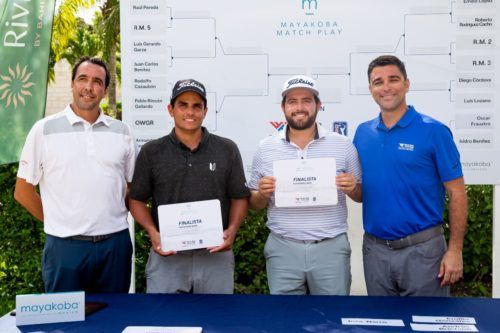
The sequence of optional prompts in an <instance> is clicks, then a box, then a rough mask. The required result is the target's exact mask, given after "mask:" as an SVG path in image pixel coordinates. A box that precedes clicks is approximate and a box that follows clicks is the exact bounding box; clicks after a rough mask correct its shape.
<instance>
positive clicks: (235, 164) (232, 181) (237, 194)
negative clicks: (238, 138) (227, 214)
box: [228, 143, 250, 199]
mask: <svg viewBox="0 0 500 333" xmlns="http://www.w3.org/2000/svg"><path fill="white" fill-rule="evenodd" d="M232 149H233V152H232V166H231V174H230V175H229V181H228V194H229V197H230V198H232V199H237V198H246V197H248V196H250V191H249V190H248V187H247V186H246V178H245V171H244V169H243V161H242V159H241V155H240V151H239V149H238V146H236V144H235V143H232Z"/></svg>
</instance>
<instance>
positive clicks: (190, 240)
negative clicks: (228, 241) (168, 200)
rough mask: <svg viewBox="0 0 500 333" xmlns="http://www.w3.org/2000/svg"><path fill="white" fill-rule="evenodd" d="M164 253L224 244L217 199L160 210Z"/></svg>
mask: <svg viewBox="0 0 500 333" xmlns="http://www.w3.org/2000/svg"><path fill="white" fill-rule="evenodd" d="M158 220H159V224H160V236H161V249H162V250H163V251H171V250H174V251H183V250H193V249H200V248H207V247H211V246H219V245H221V244H222V243H223V237H222V235H223V234H222V232H223V231H222V215H221V208H220V202H219V200H217V199H214V200H205V201H196V202H185V203H178V204H170V205H161V206H158Z"/></svg>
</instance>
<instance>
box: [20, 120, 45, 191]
mask: <svg viewBox="0 0 500 333" xmlns="http://www.w3.org/2000/svg"><path fill="white" fill-rule="evenodd" d="M42 152H43V122H41V121H39V122H37V123H35V125H34V126H33V127H32V128H31V130H30V131H29V133H28V136H27V137H26V142H25V143H24V147H23V150H22V152H21V157H20V159H19V169H18V171H17V176H18V177H19V178H22V179H25V180H26V182H28V183H30V184H32V185H37V184H38V183H39V182H40V179H41V178H42V175H43V153H42Z"/></svg>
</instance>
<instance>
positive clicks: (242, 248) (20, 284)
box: [0, 165, 493, 314]
mask: <svg viewBox="0 0 500 333" xmlns="http://www.w3.org/2000/svg"><path fill="white" fill-rule="evenodd" d="M16 172H17V166H16V165H4V166H0V314H1V313H5V312H7V310H8V309H11V308H13V307H14V301H15V295H16V294H21V293H35V292H42V291H43V284H42V279H41V269H40V262H41V252H42V248H43V242H44V234H43V228H42V223H40V222H37V221H36V220H35V219H33V218H32V217H31V216H30V215H29V214H28V213H27V212H26V211H25V210H24V209H23V208H22V207H21V206H20V205H19V204H17V203H16V202H15V201H14V198H13V196H12V193H13V190H14V183H15V178H16ZM492 192H493V187H492V186H468V187H467V194H468V198H469V229H468V232H467V236H466V239H465V246H464V266H465V269H464V270H465V277H464V281H463V282H462V283H461V284H459V285H458V286H455V287H454V288H453V289H452V292H453V294H454V295H464V296H491V277H492V276H491V273H492V256H491V254H492V252H491V251H492V209H493V207H492V202H493V198H492V197H493V194H492ZM446 220H447V216H446V215H445V221H446ZM265 221H266V218H265V213H264V212H263V211H262V212H252V211H250V212H249V215H248V218H247V220H246V221H245V223H244V224H243V226H242V228H241V230H240V232H239V233H238V237H237V239H236V242H235V245H234V253H235V258H236V270H235V280H236V281H235V282H236V292H237V293H243V294H246V293H252V294H259V293H268V292H269V291H268V288H267V281H266V274H265V260H264V257H263V254H262V252H263V247H264V243H265V240H266V237H267V233H268V231H267V229H266V227H265ZM135 237H136V290H137V292H144V291H145V284H146V283H145V277H144V267H145V265H146V261H147V256H148V252H149V239H148V237H147V234H146V233H145V232H144V231H143V230H142V229H141V228H140V227H137V228H136V235H135Z"/></svg>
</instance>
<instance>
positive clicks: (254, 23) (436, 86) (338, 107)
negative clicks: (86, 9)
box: [121, 0, 500, 293]
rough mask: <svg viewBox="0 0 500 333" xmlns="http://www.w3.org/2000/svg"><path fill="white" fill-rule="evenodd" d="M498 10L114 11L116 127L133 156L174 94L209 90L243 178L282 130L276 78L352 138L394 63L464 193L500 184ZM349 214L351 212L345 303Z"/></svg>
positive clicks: (357, 225)
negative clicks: (456, 159)
mask: <svg viewBox="0 0 500 333" xmlns="http://www.w3.org/2000/svg"><path fill="white" fill-rule="evenodd" d="M497 2H498V1H495V0H492V1H467V0H460V1H450V0H407V1H399V0H380V1H372V0H353V1H337V0H311V1H309V0H305V1H304V0H293V1H292V0H273V1H264V0H254V1H238V2H236V1H231V0H204V1H202V0H182V1H181V0H173V1H168V0H166V1H165V0H140V1H139V0H122V1H121V15H122V18H121V31H122V37H121V38H122V86H123V119H124V121H126V122H127V123H129V124H130V125H131V127H132V128H133V130H134V134H135V136H136V137H137V140H138V143H139V145H142V144H143V143H144V142H146V141H148V140H150V139H151V138H156V137H160V136H163V135H165V134H166V133H168V132H169V131H170V130H171V128H172V126H173V124H172V120H171V119H170V117H169V116H168V113H167V111H166V106H167V104H168V101H169V98H170V93H171V89H172V86H173V84H174V83H175V82H176V81H177V80H179V79H183V78H189V77H192V78H195V79H198V80H199V81H201V82H203V83H204V84H205V85H206V87H207V90H208V108H209V113H208V115H207V118H206V120H205V123H204V124H205V126H206V127H208V128H209V130H210V131H211V132H213V133H216V134H219V135H223V136H226V137H229V138H231V139H233V140H234V141H235V142H236V143H237V144H238V146H239V148H240V151H241V153H242V156H243V160H244V164H245V167H246V169H247V171H248V170H249V168H250V164H251V159H252V156H253V153H254V151H255V149H256V147H257V145H258V142H259V140H260V139H262V138H263V137H265V136H267V135H271V134H273V133H274V132H275V131H277V130H280V129H281V128H282V127H283V121H284V118H283V116H282V112H281V110H280V105H279V104H280V98H281V97H280V89H281V85H282V83H283V82H284V81H285V79H286V78H288V77H289V76H291V75H294V74H307V75H310V76H312V77H314V78H315V79H316V80H317V82H318V85H319V89H320V97H321V98H322V100H323V106H324V107H323V109H322V111H321V112H320V114H319V116H318V119H319V121H320V122H321V123H322V124H323V126H325V127H326V128H329V129H331V130H334V129H339V128H346V129H347V131H346V134H347V135H348V136H349V137H351V138H352V137H353V135H354V132H355V130H356V127H357V125H358V124H359V123H360V122H362V121H364V120H367V119H370V118H373V117H375V116H376V115H377V112H378V110H377V106H376V105H375V104H374V102H373V101H372V99H371V96H370V95H369V92H368V84H367V76H366V68H367V65H368V63H369V62H370V61H371V60H372V59H373V58H375V57H376V56H378V55H380V54H394V55H396V56H398V57H400V58H401V59H402V60H403V61H404V62H405V63H406V66H407V71H408V75H409V78H410V82H411V88H410V93H409V94H408V96H407V101H408V103H409V104H412V105H414V106H415V107H416V109H417V110H418V111H420V112H423V113H425V114H428V115H430V116H432V117H435V118H437V119H438V120H441V121H442V122H444V123H445V124H447V125H448V126H449V127H450V129H451V130H452V132H453V134H454V137H455V141H456V143H457V146H458V147H459V150H460V152H461V158H462V165H463V169H464V173H465V180H466V182H467V183H468V184H500V168H499V162H500V160H499V159H500V151H499V150H500V147H499V145H498V143H497V141H496V140H498V139H499V137H500V129H499V128H500V127H499V126H498V125H496V123H497V121H496V118H497V117H498V115H497V113H498V106H497V104H498V101H497V99H498V97H499V91H500V90H499V89H498V88H497V87H496V82H498V80H499V76H500V71H498V70H496V67H495V64H496V60H497V59H499V57H498V56H499V53H500V52H499V48H498V45H497V38H498V36H499V34H498V32H499V30H500V26H499V25H498V24H497V18H498V17H500V15H499V12H500V6H499V5H498V3H497ZM497 192H498V191H497ZM359 207H360V206H359V205H353V207H352V210H351V212H350V227H351V240H352V241H353V244H352V246H353V250H354V251H355V256H354V257H353V265H354V266H355V267H354V268H353V277H354V279H355V281H354V282H355V285H354V286H353V290H354V292H355V293H358V292H357V290H359V293H363V283H362V282H360V283H359V288H358V287H356V286H357V285H358V284H357V282H356V281H357V279H359V278H360V277H361V278H362V275H361V271H358V269H359V270H360V269H361V266H360V265H361V264H360V258H358V257H356V256H357V255H358V254H359V255H360V253H357V252H359V246H360V245H359V244H358V243H357V239H359V235H361V232H362V231H361V229H362V228H361V215H360V209H359ZM496 225H499V224H498V223H496ZM497 229H498V228H497ZM497 243H498V237H497ZM496 247H497V248H498V247H499V246H498V244H497V245H496Z"/></svg>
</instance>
